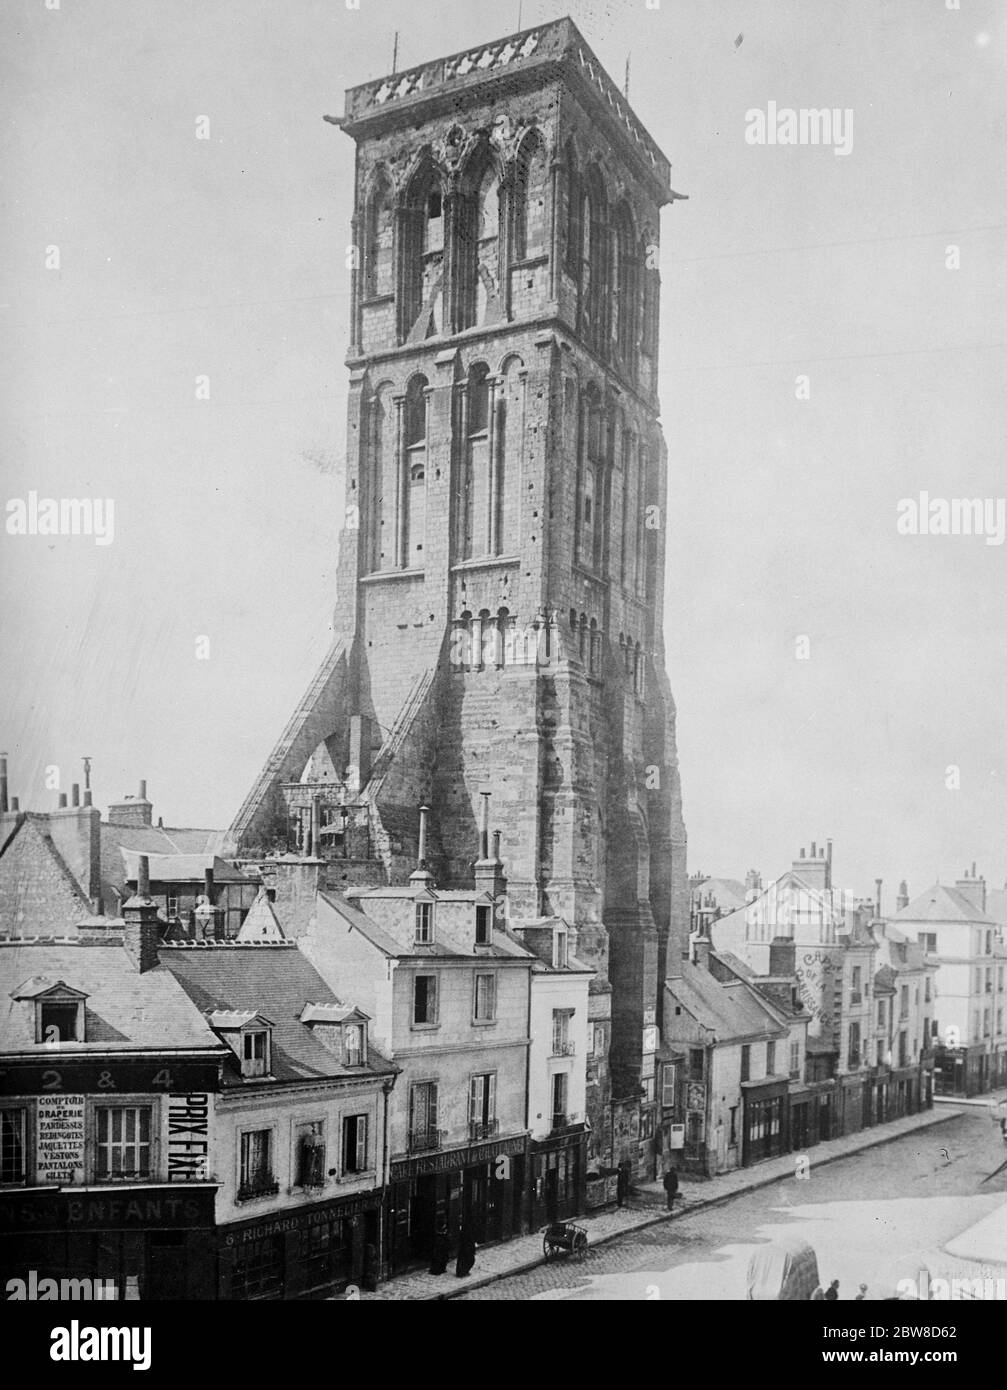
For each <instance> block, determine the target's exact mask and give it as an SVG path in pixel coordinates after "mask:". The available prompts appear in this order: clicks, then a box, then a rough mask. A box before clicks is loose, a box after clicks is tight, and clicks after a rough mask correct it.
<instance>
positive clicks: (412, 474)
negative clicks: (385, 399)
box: [402, 375, 427, 569]
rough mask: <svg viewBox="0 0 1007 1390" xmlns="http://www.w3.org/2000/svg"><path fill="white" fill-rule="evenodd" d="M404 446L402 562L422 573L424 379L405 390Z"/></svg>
mask: <svg viewBox="0 0 1007 1390" xmlns="http://www.w3.org/2000/svg"><path fill="white" fill-rule="evenodd" d="M402 442H403V449H404V454H405V478H404V483H405V486H404V490H403V495H404V498H405V517H404V526H403V533H404V536H405V555H404V557H403V558H404V563H405V568H406V569H422V567H423V543H424V540H425V531H426V493H427V484H426V475H427V379H426V377H425V376H422V375H420V376H414V377H413V378H412V380H411V381H410V382H409V385H408V387H407V388H406V399H405V403H404V406H403V411H402Z"/></svg>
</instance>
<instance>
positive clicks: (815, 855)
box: [811, 840, 818, 859]
mask: <svg viewBox="0 0 1007 1390" xmlns="http://www.w3.org/2000/svg"><path fill="white" fill-rule="evenodd" d="M811 858H812V859H817V858H818V847H817V846H816V844H815V842H814V840H812V841H811Z"/></svg>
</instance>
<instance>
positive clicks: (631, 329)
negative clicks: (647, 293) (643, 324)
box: [612, 203, 640, 378]
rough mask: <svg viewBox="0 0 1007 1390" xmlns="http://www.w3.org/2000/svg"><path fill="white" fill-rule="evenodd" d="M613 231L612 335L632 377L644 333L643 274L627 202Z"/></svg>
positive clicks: (623, 364) (615, 222)
mask: <svg viewBox="0 0 1007 1390" xmlns="http://www.w3.org/2000/svg"><path fill="white" fill-rule="evenodd" d="M613 232H614V235H613V243H612V246H613V254H614V258H615V265H614V267H613V277H612V279H613V290H614V294H613V298H612V318H613V325H612V339H613V344H614V347H615V351H616V354H617V356H618V359H619V362H620V364H621V366H622V368H623V370H624V371H625V372H626V373H627V375H628V376H630V377H631V378H632V377H635V375H636V350H637V339H638V337H639V333H640V325H639V308H640V274H639V260H638V255H637V240H636V236H635V235H634V232H633V219H632V217H631V215H630V211H629V208H628V207H627V206H626V204H625V203H620V204H619V206H618V207H617V208H616V212H615V219H614V228H613Z"/></svg>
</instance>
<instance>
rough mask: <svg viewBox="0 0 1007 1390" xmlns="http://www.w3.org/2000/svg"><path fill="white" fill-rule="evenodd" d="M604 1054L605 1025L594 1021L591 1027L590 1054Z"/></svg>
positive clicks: (596, 1055) (599, 1055) (595, 1055)
mask: <svg viewBox="0 0 1007 1390" xmlns="http://www.w3.org/2000/svg"><path fill="white" fill-rule="evenodd" d="M604 1055H605V1025H604V1024H603V1023H596V1024H594V1025H593V1027H592V1029H591V1056H592V1057H604Z"/></svg>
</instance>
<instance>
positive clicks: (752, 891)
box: [745, 869, 762, 903]
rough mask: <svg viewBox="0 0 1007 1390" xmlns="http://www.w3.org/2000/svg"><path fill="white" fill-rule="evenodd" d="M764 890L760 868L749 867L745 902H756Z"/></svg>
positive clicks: (746, 878) (746, 877)
mask: <svg viewBox="0 0 1007 1390" xmlns="http://www.w3.org/2000/svg"><path fill="white" fill-rule="evenodd" d="M761 892H762V875H761V874H760V873H759V871H758V869H749V871H748V873H747V874H746V875H745V902H746V903H754V902H755V899H756V898H757V897H758V896H759V894H760V893H761Z"/></svg>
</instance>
